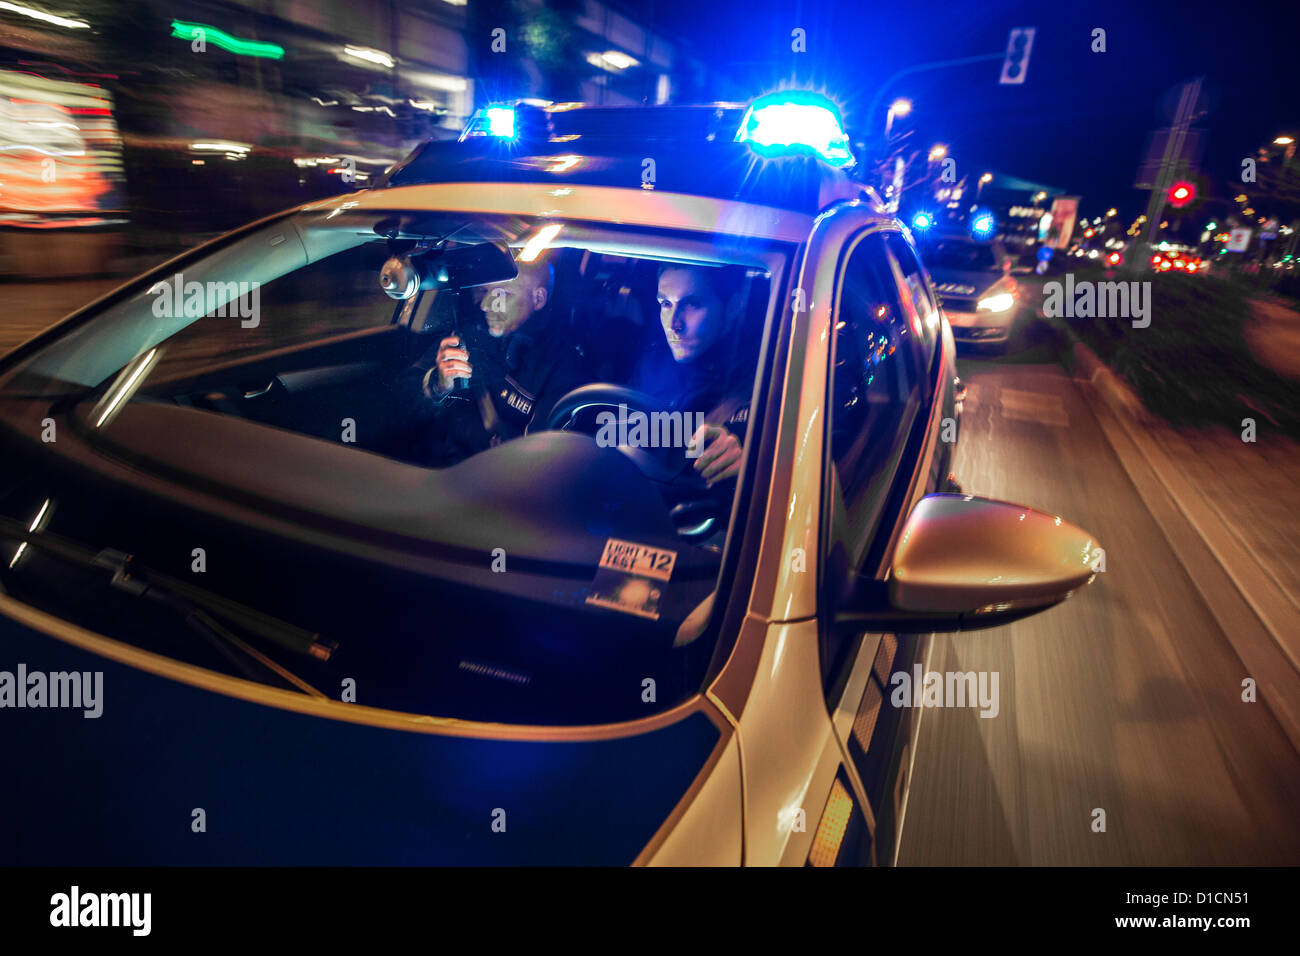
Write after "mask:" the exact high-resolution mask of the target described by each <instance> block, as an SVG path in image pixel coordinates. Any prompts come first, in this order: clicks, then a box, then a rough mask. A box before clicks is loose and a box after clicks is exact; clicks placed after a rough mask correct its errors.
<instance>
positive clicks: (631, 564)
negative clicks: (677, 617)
mask: <svg viewBox="0 0 1300 956" xmlns="http://www.w3.org/2000/svg"><path fill="white" fill-rule="evenodd" d="M676 563H677V552H676V551H668V550H665V549H664V548H652V547H650V546H649V545H644V544H637V543H636V542H634V541H620V540H619V539H618V538H609V539H607V540H606V541H605V550H604V552H603V553H602V554H601V556H600V570H598V571H597V572H596V579H595V580H594V581H592V582H591V593H590V594H588V595H587V603H588V604H595V605H597V606H598V607H605V608H609V609H610V610H613V611H622V612H624V613H625V614H635V615H637V616H638V617H648V618H650V619H651V620H653V621H657V620H658V619H659V602H660V599H661V598H662V597H663V592H664V585H665V583H666V582H667V581H668V579H669V578H670V577H672V573H673V566H674V565H675V564H676Z"/></svg>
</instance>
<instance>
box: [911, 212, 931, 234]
mask: <svg viewBox="0 0 1300 956" xmlns="http://www.w3.org/2000/svg"><path fill="white" fill-rule="evenodd" d="M933 225H934V217H933V216H931V215H930V214H929V213H928V212H918V213H917V214H916V215H915V216H913V217H912V228H913V229H916V230H918V231H920V232H925V230H927V229H929V228H930V227H931V226H933Z"/></svg>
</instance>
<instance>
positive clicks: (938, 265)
mask: <svg viewBox="0 0 1300 956" xmlns="http://www.w3.org/2000/svg"><path fill="white" fill-rule="evenodd" d="M921 258H923V259H924V260H925V265H926V268H928V269H931V270H934V269H951V270H953V271H956V272H991V271H994V270H996V269H997V267H998V263H997V257H996V256H995V255H994V254H993V249H992V247H990V246H987V245H983V244H981V243H978V242H971V241H970V240H969V239H938V238H936V239H932V240H930V241H928V242H925V243H924V245H923V246H922V247H921Z"/></svg>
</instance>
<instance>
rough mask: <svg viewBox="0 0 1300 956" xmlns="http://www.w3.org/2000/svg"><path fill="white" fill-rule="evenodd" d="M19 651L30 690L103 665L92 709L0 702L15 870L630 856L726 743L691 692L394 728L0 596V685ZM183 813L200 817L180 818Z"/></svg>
mask: <svg viewBox="0 0 1300 956" xmlns="http://www.w3.org/2000/svg"><path fill="white" fill-rule="evenodd" d="M17 662H22V667H23V670H24V672H25V673H26V674H27V675H29V676H28V678H27V680H26V681H25V683H28V684H29V686H30V683H31V680H32V678H31V676H30V675H32V674H34V673H37V672H39V673H41V674H46V675H49V674H54V673H61V674H78V673H85V674H92V675H93V674H99V675H101V676H100V684H99V686H100V688H101V689H100V691H99V693H98V694H97V698H98V700H99V702H100V713H99V715H98V716H97V717H94V718H90V719H87V717H86V716H84V715H83V710H82V709H75V708H72V709H58V710H55V709H48V708H47V709H32V708H30V707H28V708H25V709H10V708H13V707H14V703H13V701H12V700H10V701H9V703H8V704H6V712H5V714H4V715H3V719H5V720H6V721H11V722H12V721H17V722H18V723H19V724H20V725H21V729H19V730H18V731H17V732H16V733H14V734H12V735H9V737H8V738H7V744H8V745H7V751H8V752H7V754H6V759H7V760H9V761H10V763H11V765H12V766H15V767H28V768H37V767H39V768H40V772H39V773H30V774H26V775H25V776H24V778H23V782H22V785H21V786H17V785H16V786H9V787H3V788H0V813H2V814H3V815H4V817H5V818H6V819H12V820H23V821H24V826H22V827H17V828H10V832H9V834H8V835H7V837H6V839H5V842H4V855H5V858H6V859H7V860H9V861H11V862H12V863H15V864H19V865H54V866H72V865H77V866H124V865H131V866H169V865H172V866H174V865H181V864H184V865H199V866H226V865H236V864H238V865H248V864H250V863H255V864H257V865H270V866H320V865H326V864H329V865H336V866H337V865H407V866H439V865H555V864H559V865H575V864H576V865H583V864H593V865H606V866H609V865H625V864H628V863H631V862H633V861H634V860H636V858H637V856H638V855H639V854H640V853H641V852H642V850H644V849H645V847H646V845H647V844H648V843H649V842H650V840H651V839H652V838H653V837H654V835H655V833H656V832H657V831H658V830H659V829H660V827H661V826H662V825H663V823H664V821H665V820H667V819H668V817H669V815H670V814H671V813H672V811H673V809H674V807H676V806H677V804H678V803H679V802H680V801H681V799H682V798H683V796H684V795H685V794H686V793H687V791H688V790H689V788H690V787H691V784H692V782H693V781H694V780H695V779H696V778H697V777H698V776H699V775H700V773H701V772H702V771H703V770H704V769H705V768H706V766H708V765H709V760H710V755H712V754H714V753H715V752H716V751H720V747H721V746H722V745H723V744H724V741H723V733H722V730H721V729H720V727H721V726H725V724H723V722H722V719H721V717H720V716H718V715H717V714H716V712H715V711H713V710H712V706H711V705H709V704H708V703H707V702H705V701H702V700H700V699H699V698H696V699H695V700H694V701H693V702H690V701H688V702H687V703H686V704H684V705H682V706H681V707H679V708H677V709H675V710H674V711H672V712H669V713H667V714H664V715H661V717H660V718H658V719H653V720H641V721H634V722H632V723H630V724H627V725H609V726H604V727H580V728H578V727H575V728H567V727H559V728H528V727H519V728H513V727H510V726H508V725H500V724H496V725H492V724H475V723H470V722H460V721H437V720H433V719H429V718H416V717H412V718H410V719H409V720H408V721H407V728H406V729H403V728H402V726H401V725H400V722H399V721H398V718H401V717H403V716H404V715H396V714H393V713H392V712H386V711H378V710H374V709H373V708H368V707H363V706H361V705H360V704H356V705H343V704H341V703H339V702H337V701H319V700H312V699H310V698H307V697H305V696H303V695H297V694H292V693H289V692H284V691H269V690H267V689H265V688H261V687H259V686H258V685H253V684H249V683H247V682H244V681H238V680H234V679H229V678H221V677H218V676H217V675H213V674H212V673H211V672H209V671H203V670H201V669H198V668H181V669H179V670H178V669H177V668H176V666H175V662H169V661H167V660H166V659H165V658H159V657H156V656H155V655H152V654H146V653H143V652H140V651H139V650H138V649H135V648H131V647H128V646H127V645H122V644H119V643H118V642H116V641H111V640H109V639H107V638H102V637H100V636H99V635H95V634H93V633H92V632H88V631H85V630H82V629H80V628H75V627H71V626H68V625H66V624H65V623H63V622H61V621H60V620H59V619H57V618H53V617H51V616H49V615H45V614H42V613H41V612H38V611H34V610H33V609H31V608H28V607H27V606H26V605H22V604H20V603H19V602H17V601H14V600H13V599H11V598H8V597H5V596H3V595H0V671H5V672H8V673H9V675H11V676H10V677H9V678H8V681H9V682H12V681H13V679H14V676H15V675H16V673H17V670H18V667H19V665H18V663H17ZM164 675H165V676H164ZM204 685H206V686H204ZM10 686H11V687H12V683H10ZM49 688H50V691H51V692H52V688H53V682H52V681H51V682H50V684H49ZM362 692H364V688H363V689H362ZM354 714H355V716H353V715H354ZM385 724H386V725H385ZM53 753H58V754H62V755H63V757H61V758H60V759H57V760H51V759H49V756H50V754H53ZM87 794H93V795H94V799H93V800H87V799H86V795H87ZM195 809H202V810H203V818H204V819H205V821H206V826H208V827H211V832H203V831H196V830H193V829H192V822H191V821H192V819H193V820H197V819H198V815H197V814H196V813H195V812H194V810H195ZM178 814H179V816H178ZM162 821H167V822H166V823H165V824H164V823H162Z"/></svg>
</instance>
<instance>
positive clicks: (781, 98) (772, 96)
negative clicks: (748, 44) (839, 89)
mask: <svg viewBox="0 0 1300 956" xmlns="http://www.w3.org/2000/svg"><path fill="white" fill-rule="evenodd" d="M736 142H738V143H748V144H749V146H750V148H751V149H753V150H754V151H755V152H756V153H759V154H760V155H763V156H785V155H790V154H793V153H800V152H803V153H807V152H812V153H814V154H815V155H816V156H818V157H819V158H820V159H822V160H823V161H825V162H826V163H828V164H829V165H831V166H835V167H838V168H841V169H843V168H847V167H849V166H852V165H853V162H854V160H853V153H852V151H851V150H850V149H849V137H848V135H847V134H846V133H845V132H844V125H843V124H842V123H841V122H840V113H839V110H838V109H837V108H836V107H835V104H834V103H832V102H831V101H830V100H829V99H827V98H826V97H824V96H820V95H818V94H816V93H807V92H798V91H794V92H791V91H787V92H783V93H769V94H768V95H766V96H760V97H759V98H758V99H756V100H755V101H754V102H753V103H751V104H750V107H749V110H748V111H747V112H746V113H745V118H744V119H743V120H742V121H741V123H740V129H738V130H737V131H736Z"/></svg>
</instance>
